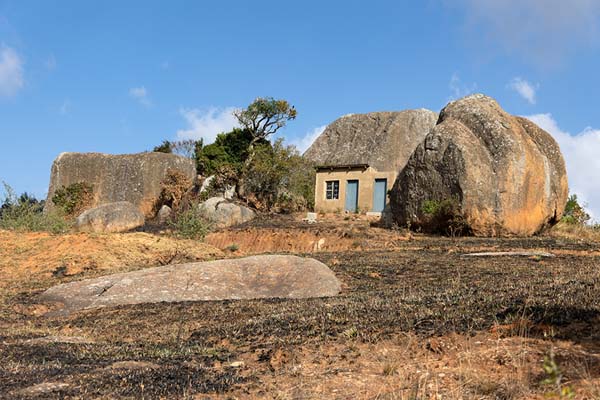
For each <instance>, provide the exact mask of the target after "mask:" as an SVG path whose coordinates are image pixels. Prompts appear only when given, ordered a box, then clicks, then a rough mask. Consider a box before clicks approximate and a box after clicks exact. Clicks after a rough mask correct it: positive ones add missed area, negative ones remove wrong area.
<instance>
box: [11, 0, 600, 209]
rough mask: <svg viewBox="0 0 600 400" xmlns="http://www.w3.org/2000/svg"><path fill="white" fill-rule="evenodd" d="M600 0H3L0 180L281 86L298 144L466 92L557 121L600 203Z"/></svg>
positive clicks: (35, 177) (31, 179) (592, 203)
mask: <svg viewBox="0 0 600 400" xmlns="http://www.w3.org/2000/svg"><path fill="white" fill-rule="evenodd" d="M599 22H600V2H597V1H595V0H571V1H569V2H565V1H564V0H529V1H523V0H521V1H518V0H455V1H450V0H428V1H413V2H398V1H380V0H373V1H370V2H368V5H365V2H364V1H351V0H347V1H329V2H324V1H310V0H309V1H303V2H281V1H254V2H249V1H242V0H239V1H211V2H208V1H177V0H171V1H168V2H167V1H152V0H144V1H133V0H129V1H103V2H92V1H70V0H62V1H32V0H18V1H9V0H0V137H1V139H2V141H1V143H2V148H1V150H0V151H1V153H0V180H2V181H6V182H7V183H9V184H10V185H11V186H13V187H14V188H15V189H16V191H17V192H22V191H28V192H32V193H34V194H35V195H37V196H38V197H42V196H44V195H45V193H46V191H47V186H48V178H49V171H50V166H51V164H52V161H53V159H54V158H55V157H56V156H57V155H58V154H59V153H60V152H63V151H98V152H107V153H115V154H117V153H132V152H139V151H144V150H149V149H151V148H152V147H153V146H154V145H156V144H158V143H160V142H161V141H162V140H163V139H176V138H178V137H179V138H186V137H195V138H196V137H204V138H205V139H206V140H207V141H210V140H211V138H213V137H214V136H215V135H216V133H218V132H219V131H221V130H227V129H229V128H231V126H232V125H233V124H234V120H233V119H232V117H231V110H233V109H235V108H236V107H243V106H245V105H247V104H249V103H250V102H251V101H252V100H253V99H254V98H255V97H257V96H273V97H276V98H285V99H287V100H289V101H290V102H291V103H292V104H294V105H295V107H296V109H297V110H298V118H297V119H296V120H295V121H292V122H291V123H290V124H289V125H288V127H287V128H286V129H285V130H284V131H283V132H282V133H281V135H282V136H285V137H286V139H287V140H288V141H289V142H291V143H294V144H297V145H299V146H300V147H303V148H304V147H306V146H307V145H308V144H310V140H311V139H312V138H313V137H314V136H315V135H316V134H318V133H319V132H320V131H321V130H322V128H323V127H324V126H325V125H327V124H328V123H330V122H332V121H333V120H334V119H336V118H338V117H339V116H341V115H344V114H348V113H361V112H369V111H380V110H402V109H406V108H421V107H424V108H429V109H432V110H435V111H439V110H440V109H441V108H442V107H443V106H444V105H445V104H446V103H447V102H448V101H449V100H451V99H453V98H458V97H461V96H463V95H466V94H469V93H471V92H482V93H485V94H488V95H490V96H492V97H494V98H496V99H497V100H498V101H499V102H500V104H501V105H502V106H503V107H504V108H505V109H506V110H507V111H509V112H511V113H514V114H519V115H525V116H529V117H531V119H533V120H534V121H535V122H537V123H538V124H540V125H541V126H542V127H544V128H545V129H547V130H549V131H551V133H552V134H553V135H555V137H556V138H557V140H558V141H559V144H560V145H561V148H562V149H563V152H564V153H565V157H566V159H567V164H568V169H569V177H570V182H571V187H572V190H573V191H574V192H577V193H578V194H579V195H580V196H581V197H582V198H583V199H584V200H585V201H586V202H587V203H588V204H589V207H590V208H591V209H592V211H593V212H594V214H595V215H598V216H600V179H599V177H600V157H598V156H597V154H599V151H600V132H599V131H597V130H596V129H595V128H598V129H600V113H599V112H598V106H599V102H598V100H597V98H596V96H595V94H596V90H597V88H599V87H600V74H598V73H597V71H598V67H599V60H600V52H599V51H600V43H599V41H600V35H599V32H600V31H598V29H600V25H599Z"/></svg>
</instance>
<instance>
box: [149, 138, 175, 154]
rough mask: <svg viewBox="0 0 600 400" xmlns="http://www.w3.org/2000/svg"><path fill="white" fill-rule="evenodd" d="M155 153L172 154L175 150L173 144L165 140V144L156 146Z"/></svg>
mask: <svg viewBox="0 0 600 400" xmlns="http://www.w3.org/2000/svg"><path fill="white" fill-rule="evenodd" d="M152 151H153V152H155V153H168V154H170V153H172V152H173V149H172V143H171V142H170V141H168V140H163V142H162V143H161V144H159V145H158V146H155V147H154V148H153V149H152Z"/></svg>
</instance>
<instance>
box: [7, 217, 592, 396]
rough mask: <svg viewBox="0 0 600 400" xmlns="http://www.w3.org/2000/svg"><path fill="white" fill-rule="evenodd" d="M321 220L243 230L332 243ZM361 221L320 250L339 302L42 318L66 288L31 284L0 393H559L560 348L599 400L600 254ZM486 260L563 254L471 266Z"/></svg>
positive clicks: (192, 306) (568, 372)
mask: <svg viewBox="0 0 600 400" xmlns="http://www.w3.org/2000/svg"><path fill="white" fill-rule="evenodd" d="M327 224H328V223H327V222H324V223H323V224H321V225H320V226H318V227H306V226H304V225H303V224H301V223H297V222H294V221H291V220H290V221H285V223H284V224H281V223H280V224H279V225H276V224H275V225H273V224H272V223H271V225H269V222H261V221H258V222H257V223H256V224H254V225H253V226H246V227H242V228H239V230H238V234H239V231H244V230H246V231H249V232H252V234H255V233H256V232H257V231H265V232H267V233H266V234H268V235H274V234H278V233H277V232H276V231H277V230H280V231H281V230H283V231H285V232H287V233H288V234H289V233H290V232H291V234H292V235H293V236H298V235H299V234H300V233H304V234H306V232H307V231H308V232H309V233H310V232H312V233H314V231H315V230H320V231H322V232H323V234H325V233H328V234H329V235H331V233H332V232H334V231H335V229H337V228H336V227H339V225H335V224H334V223H333V222H332V223H331V224H332V225H331V226H328V225H327ZM334 225H335V226H334ZM364 226H365V225H364V224H362V223H361V222H360V221H358V222H356V224H355V225H352V226H351V229H349V230H346V231H335V232H336V235H338V236H337V238H338V239H339V241H343V239H344V238H347V237H348V235H347V233H348V232H351V233H350V234H349V235H350V236H351V237H350V242H349V244H348V247H349V248H348V249H345V250H340V251H320V252H316V253H311V254H310V256H312V257H315V258H317V259H319V260H320V261H322V262H324V263H325V264H327V265H328V266H330V268H331V269H332V270H333V271H334V272H335V273H336V275H337V276H338V277H339V278H340V280H341V281H342V282H343V287H344V288H343V292H342V293H341V295H340V296H338V297H335V298H328V299H311V300H260V301H221V302H205V303H177V304H147V305H136V306H124V307H116V308H110V309H101V310H95V311H85V312H80V313H77V314H73V315H71V316H68V317H56V318H48V317H42V316H39V315H38V314H39V312H38V311H39V310H40V309H42V310H43V305H38V304H37V302H36V297H35V296H36V294H38V293H40V292H41V291H42V290H44V289H45V288H47V287H49V286H51V285H53V284H57V283H59V282H61V281H63V280H62V279H63V278H61V277H47V276H43V277H42V276H40V277H36V276H33V277H29V278H28V282H27V284H26V285H22V286H20V287H19V290H17V291H15V290H9V289H8V290H4V291H2V292H0V294H1V295H2V296H3V298H2V300H3V301H2V303H0V304H1V305H2V307H3V308H4V310H3V312H2V313H1V314H0V316H1V317H0V329H1V330H0V359H1V360H2V363H1V364H0V398H11V399H16V398H44V399H46V398H85V399H87V398H142V397H143V398H167V399H172V398H248V397H254V398H263V397H268V398H353V397H354V396H353V395H352V392H354V394H356V393H358V391H359V389H360V393H362V394H363V395H364V397H359V398H390V399H391V398H398V399H403V398H407V399H408V398H413V399H417V398H423V399H425V398H436V397H435V396H438V398H467V399H468V398H478V399H479V398H489V399H513V398H515V399H516V398H543V397H536V396H542V395H544V394H547V393H548V392H551V391H552V390H553V386H552V384H550V386H546V385H545V384H544V383H543V382H544V379H545V375H544V372H543V369H542V362H543V359H544V357H545V356H548V355H550V354H551V353H552V354H554V353H556V360H557V362H558V363H559V364H560V365H561V368H562V370H561V371H562V375H561V377H562V382H559V383H558V384H557V385H558V386H560V385H563V386H564V385H565V384H568V385H569V386H568V387H569V388H573V389H574V390H575V391H576V393H579V396H580V397H577V398H600V390H599V391H597V392H594V390H595V389H594V388H597V387H598V385H600V356H599V355H600V272H599V270H598V268H599V266H600V245H598V244H596V243H591V242H582V241H573V240H566V239H556V238H550V237H538V238H529V239H519V238H514V239H478V238H440V237H425V236H414V237H413V236H410V235H409V237H408V238H406V237H405V236H406V234H405V233H390V232H386V233H385V234H381V235H380V234H379V231H378V230H377V228H368V229H367V228H364ZM274 232H275V233H274ZM281 233H282V232H279V234H281ZM386 235H387V236H386ZM390 235H391V236H394V235H396V236H397V237H396V239H395V240H394V238H390V237H389V236H390ZM238 237H239V236H238ZM209 239H210V238H209ZM327 240H329V241H330V242H331V241H334V242H335V241H336V239H335V238H331V237H328V239H327ZM357 240H359V241H360V243H359V244H358V245H355V244H356V241H357ZM390 241H391V242H390ZM392 242H393V246H392V245H389V246H388V247H389V249H386V246H385V245H384V244H385V243H388V244H389V243H392ZM482 249H484V250H488V251H496V250H514V249H538V250H539V249H543V250H545V251H551V252H554V253H555V254H556V257H554V258H539V257H491V258H473V257H466V256H465V253H468V252H471V251H478V250H482ZM239 251H240V253H238V254H239V255H242V250H239ZM250 251H251V249H246V250H245V252H250ZM234 255H235V254H234ZM517 339H519V341H518V343H517V342H515V340H517ZM66 342H71V343H66ZM72 342H75V343H72ZM448 343H449V344H448ZM444 346H446V347H444ZM477 346H483V347H482V350H481V351H479V350H477V349H476V347H477ZM499 349H501V350H502V351H505V352H506V354H508V355H505V356H502V357H501V356H498V354H499V353H498V352H500V350H499ZM383 350H385V351H383ZM382 351H383V353H382ZM490 352H494V355H493V356H492V355H489V354H488V353H490ZM490 354H491V353H490ZM517 355H518V356H517ZM465 357H467V358H468V357H471V358H468V362H467V361H465V360H467V358H465ZM473 357H475V358H476V361H473V360H475V358H473ZM457 363H458V364H457ZM582 366H583V367H582ZM478 368H479V370H478ZM423 370H426V371H429V372H426V374H427V375H426V376H428V377H429V378H423V376H424V375H422V374H423ZM442 370H443V371H444V372H443V373H442V372H440V371H442ZM478 371H480V372H478ZM481 371H483V372H481ZM515 371H516V372H515ZM517 372H518V373H519V378H518V379H516V378H514V377H513V376H512V375H510V374H513V373H517ZM494 374H495V375H494ZM488 375H489V376H488ZM432 376H434V377H435V379H433V378H432ZM484 376H485V377H487V378H485V379H483V378H482V377H484ZM506 377H508V378H506ZM505 378H506V379H505ZM546 378H547V377H546ZM424 379H425V380H424ZM513 381H515V382H517V381H518V387H517V386H515V385H516V383H514V382H513ZM323 382H328V383H327V385H326V386H327V387H322V385H321V384H322V383H323ZM361 382H362V383H361ZM402 382H406V384H404V383H402ZM40 383H47V384H48V387H36V386H35V385H38V384H40ZM359 383H360V385H362V386H360V387H358V386H356V385H358V384H359ZM363 383H364V384H363ZM384 383H385V385H384V386H381V385H383V384H384ZM434 383H435V385H434ZM432 385H433V386H432ZM378 387H385V390H383V389H382V390H379V389H376V388H378ZM317 388H318V390H317ZM577 390H579V392H577ZM596 395H598V396H599V397H595V396H596ZM439 396H441V397H439Z"/></svg>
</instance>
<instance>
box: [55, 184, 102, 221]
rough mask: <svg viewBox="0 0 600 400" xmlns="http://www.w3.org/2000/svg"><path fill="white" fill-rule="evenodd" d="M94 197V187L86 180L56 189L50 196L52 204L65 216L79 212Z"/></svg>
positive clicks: (71, 215) (72, 215)
mask: <svg viewBox="0 0 600 400" xmlns="http://www.w3.org/2000/svg"><path fill="white" fill-rule="evenodd" d="M93 197H94V188H93V186H92V185H90V184H89V183H86V182H76V183H72V184H70V185H68V186H63V187H61V188H59V189H57V190H56V192H55V193H54V196H52V202H53V203H54V205H55V206H56V207H57V208H58V209H59V210H60V211H61V212H62V213H63V214H64V215H65V216H67V217H69V218H73V217H76V216H78V215H79V214H81V212H83V211H84V210H85V209H86V207H87V206H89V205H90V204H91V202H92V200H93Z"/></svg>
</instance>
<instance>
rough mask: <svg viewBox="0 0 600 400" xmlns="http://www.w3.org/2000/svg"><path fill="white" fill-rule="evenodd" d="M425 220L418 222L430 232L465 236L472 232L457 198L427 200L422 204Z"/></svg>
mask: <svg viewBox="0 0 600 400" xmlns="http://www.w3.org/2000/svg"><path fill="white" fill-rule="evenodd" d="M421 212H422V213H423V216H424V218H423V220H422V221H420V223H419V224H418V226H419V227H421V228H422V229H423V230H425V231H427V232H429V233H437V234H442V235H448V236H452V237H454V236H463V235H467V234H469V233H470V229H469V226H468V224H467V223H466V221H465V219H464V217H463V215H462V213H461V211H460V206H459V201H458V200H457V199H455V198H450V199H444V200H441V201H437V200H426V201H424V202H423V204H422V206H421Z"/></svg>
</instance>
